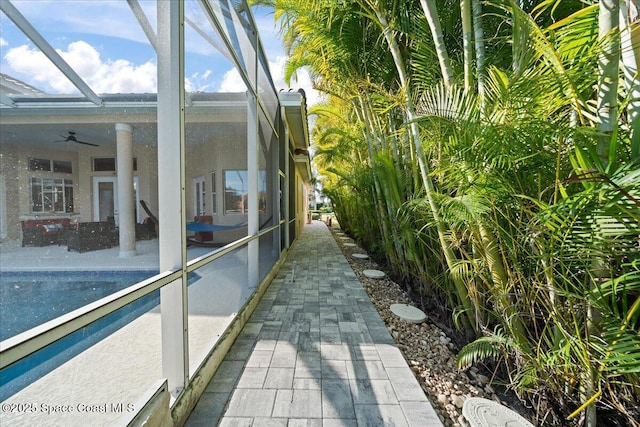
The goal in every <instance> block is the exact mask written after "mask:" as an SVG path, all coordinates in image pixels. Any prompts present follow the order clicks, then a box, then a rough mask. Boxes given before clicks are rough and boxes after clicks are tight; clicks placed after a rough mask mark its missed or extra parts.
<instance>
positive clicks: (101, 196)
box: [93, 176, 140, 225]
mask: <svg viewBox="0 0 640 427" xmlns="http://www.w3.org/2000/svg"><path fill="white" fill-rule="evenodd" d="M133 191H134V193H133V197H134V199H135V203H134V206H135V214H134V215H135V219H136V222H140V218H139V212H138V211H139V209H138V202H139V200H138V177H137V176H134V177H133ZM111 216H112V217H113V218H114V220H115V223H116V225H118V223H119V221H118V219H119V213H118V178H116V177H115V176H94V177H93V220H94V221H107V219H108V218H109V217H111Z"/></svg>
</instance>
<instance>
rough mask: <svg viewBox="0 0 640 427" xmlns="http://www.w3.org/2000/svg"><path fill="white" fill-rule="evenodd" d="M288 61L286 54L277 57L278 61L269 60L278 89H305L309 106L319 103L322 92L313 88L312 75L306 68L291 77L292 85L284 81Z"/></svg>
mask: <svg viewBox="0 0 640 427" xmlns="http://www.w3.org/2000/svg"><path fill="white" fill-rule="evenodd" d="M286 62H287V57H286V56H278V57H276V61H275V62H273V61H269V68H270V69H271V77H272V78H273V84H274V85H275V87H276V90H280V89H289V88H292V89H303V90H304V93H305V95H306V98H307V106H309V107H311V106H312V105H315V104H317V103H319V102H320V101H321V100H322V94H321V93H320V92H319V91H317V90H315V89H314V88H313V83H312V82H311V76H310V75H309V72H308V71H307V70H306V69H301V70H298V71H297V72H296V75H295V76H294V77H293V78H292V79H291V85H290V86H289V85H287V84H286V83H285V81H284V66H285V63H286Z"/></svg>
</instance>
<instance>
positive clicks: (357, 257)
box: [351, 254, 369, 259]
mask: <svg viewBox="0 0 640 427" xmlns="http://www.w3.org/2000/svg"><path fill="white" fill-rule="evenodd" d="M351 256H352V257H354V258H356V259H368V258H369V255H367V254H353V255H351Z"/></svg>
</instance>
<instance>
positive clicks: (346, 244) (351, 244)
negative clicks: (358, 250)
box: [344, 243, 357, 248]
mask: <svg viewBox="0 0 640 427" xmlns="http://www.w3.org/2000/svg"><path fill="white" fill-rule="evenodd" d="M344 245H345V246H346V247H347V248H355V247H356V246H357V245H356V244H355V243H345V244H344Z"/></svg>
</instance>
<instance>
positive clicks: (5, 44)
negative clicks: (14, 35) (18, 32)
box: [0, 37, 9, 46]
mask: <svg viewBox="0 0 640 427" xmlns="http://www.w3.org/2000/svg"><path fill="white" fill-rule="evenodd" d="M8 45H9V43H7V41H6V40H5V39H3V38H2V37H0V46H8Z"/></svg>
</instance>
